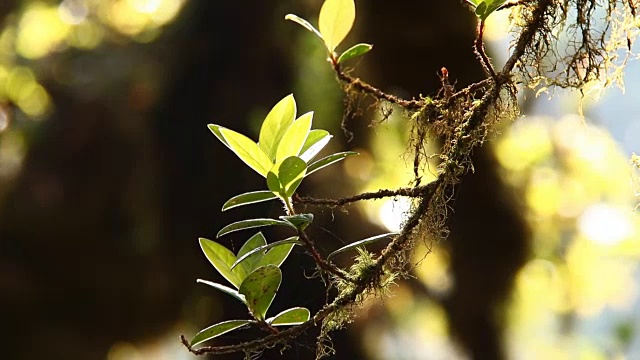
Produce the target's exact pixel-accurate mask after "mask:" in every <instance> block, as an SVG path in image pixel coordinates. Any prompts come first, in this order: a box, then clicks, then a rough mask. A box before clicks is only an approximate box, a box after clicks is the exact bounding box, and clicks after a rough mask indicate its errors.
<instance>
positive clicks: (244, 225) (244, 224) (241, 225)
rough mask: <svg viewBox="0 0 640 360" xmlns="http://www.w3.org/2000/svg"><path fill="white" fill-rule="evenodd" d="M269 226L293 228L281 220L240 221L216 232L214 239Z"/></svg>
mask: <svg viewBox="0 0 640 360" xmlns="http://www.w3.org/2000/svg"><path fill="white" fill-rule="evenodd" d="M271 225H284V226H288V227H292V228H293V225H291V224H290V223H289V222H288V221H282V220H275V219H269V218H264V219H250V220H241V221H237V222H234V223H233V224H229V225H227V226H225V227H224V228H222V230H220V231H218V235H216V237H220V236H222V235H225V234H228V233H230V232H234V231H238V230H244V229H251V228H256V227H261V226H271ZM294 229H295V228H294ZM234 261H235V259H234ZM234 261H232V262H231V263H230V264H229V265H231V264H233V262H234Z"/></svg>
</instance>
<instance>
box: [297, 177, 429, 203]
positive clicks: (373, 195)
mask: <svg viewBox="0 0 640 360" xmlns="http://www.w3.org/2000/svg"><path fill="white" fill-rule="evenodd" d="M431 184H432V183H429V184H427V185H423V186H418V187H411V188H400V189H395V190H387V189H383V190H378V191H376V192H366V193H362V194H358V195H354V196H349V197H343V198H340V199H315V198H312V197H299V196H297V195H296V197H295V198H294V200H295V201H296V202H299V203H301V204H310V205H328V206H333V207H335V206H343V205H347V204H350V203H354V202H357V201H362V200H379V199H384V198H388V197H395V196H406V197H421V196H424V194H425V192H426V191H428V190H430V188H431V187H432V186H433V185H431Z"/></svg>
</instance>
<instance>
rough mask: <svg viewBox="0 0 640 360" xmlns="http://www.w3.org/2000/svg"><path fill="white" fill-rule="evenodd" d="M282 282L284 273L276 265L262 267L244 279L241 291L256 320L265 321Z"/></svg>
mask: <svg viewBox="0 0 640 360" xmlns="http://www.w3.org/2000/svg"><path fill="white" fill-rule="evenodd" d="M281 282H282V272H280V268H278V267H277V266H275V265H266V266H261V267H259V268H257V269H255V270H253V272H251V274H249V275H248V276H247V278H246V279H244V281H243V282H242V285H240V289H239V291H240V293H241V294H242V295H244V297H245V298H246V299H247V305H248V306H249V310H251V313H252V314H253V316H254V317H255V318H256V319H258V320H264V316H265V315H266V314H267V310H269V306H271V302H272V301H273V298H274V297H275V296H276V292H278V288H280V283H281Z"/></svg>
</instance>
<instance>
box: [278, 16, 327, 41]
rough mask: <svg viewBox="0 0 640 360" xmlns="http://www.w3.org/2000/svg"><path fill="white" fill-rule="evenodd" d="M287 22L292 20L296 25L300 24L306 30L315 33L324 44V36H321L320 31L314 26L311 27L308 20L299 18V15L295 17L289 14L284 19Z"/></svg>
mask: <svg viewBox="0 0 640 360" xmlns="http://www.w3.org/2000/svg"><path fill="white" fill-rule="evenodd" d="M284 19H285V20H291V21H293V22H295V23H298V24H299V25H301V26H302V27H304V28H305V29H307V30H309V31H311V32H312V33H314V34H315V35H316V36H317V37H318V38H319V39H320V40H322V41H323V42H324V39H323V38H322V34H320V31H318V29H316V28H315V27H313V25H311V23H309V22H308V21H307V20H305V19H303V18H301V17H299V16H298V15H294V14H287V15H286V16H285V17H284Z"/></svg>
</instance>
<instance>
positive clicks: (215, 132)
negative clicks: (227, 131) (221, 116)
mask: <svg viewBox="0 0 640 360" xmlns="http://www.w3.org/2000/svg"><path fill="white" fill-rule="evenodd" d="M207 127H208V128H209V130H211V132H212V133H213V135H215V136H216V137H217V138H218V140H220V142H221V143H223V144H224V146H226V147H228V148H229V149H231V147H230V146H229V143H228V142H227V140H225V138H224V136H222V132H220V129H221V128H222V126H220V125H216V124H209V125H207Z"/></svg>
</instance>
